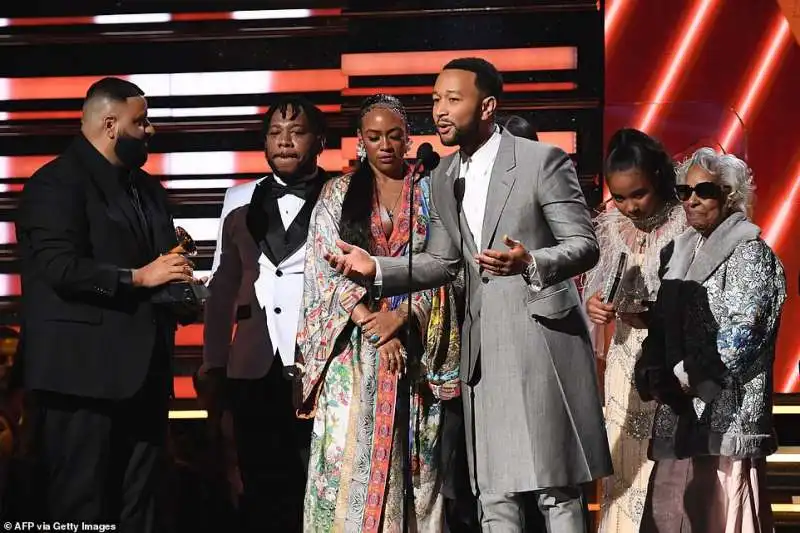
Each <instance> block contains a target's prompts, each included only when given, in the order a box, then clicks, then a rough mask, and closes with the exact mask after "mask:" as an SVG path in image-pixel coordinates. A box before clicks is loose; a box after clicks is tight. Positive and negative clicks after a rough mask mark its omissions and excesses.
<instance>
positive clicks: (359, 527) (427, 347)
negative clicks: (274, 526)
mask: <svg viewBox="0 0 800 533" xmlns="http://www.w3.org/2000/svg"><path fill="white" fill-rule="evenodd" d="M359 141H360V142H359V158H360V159H361V164H360V165H359V168H358V169H357V170H356V171H355V172H354V173H352V174H348V175H345V176H342V177H339V178H336V179H334V180H331V181H330V182H328V183H327V184H326V186H325V188H324V189H323V191H322V194H321V195H320V199H319V202H318V204H317V206H316V208H315V210H314V213H313V215H312V217H311V225H310V228H309V242H308V249H307V255H306V269H305V289H304V296H303V308H304V312H303V316H302V317H301V323H300V327H299V333H298V341H297V342H298V348H299V353H298V359H299V362H300V363H301V364H302V365H303V367H304V370H303V376H302V396H301V398H300V401H301V406H300V409H299V411H298V414H299V415H300V416H305V417H313V418H314V429H313V434H312V442H311V459H310V463H309V476H308V483H307V486H306V496H305V503H304V526H303V529H304V531H305V532H314V533H323V532H324V533H328V532H336V531H343V532H348V533H349V532H372V531H382V532H399V531H402V526H403V501H404V488H403V482H404V476H403V463H404V461H403V450H404V448H405V446H406V442H408V441H409V440H410V442H412V449H411V455H412V460H411V469H412V476H413V478H412V479H413V492H414V496H415V500H414V509H413V510H411V512H410V513H409V520H410V522H409V525H410V528H409V530H410V531H418V532H425V533H427V532H439V531H442V528H443V506H442V497H441V495H440V494H439V483H440V473H439V471H438V466H439V465H438V462H439V461H438V457H439V455H438V444H439V435H440V417H441V410H440V408H441V405H440V404H441V400H446V399H449V398H452V397H454V396H455V395H457V394H458V391H459V383H458V361H459V359H458V357H459V355H458V329H457V328H458V325H457V317H456V312H455V306H454V303H455V300H454V296H453V294H452V290H453V289H452V287H442V288H440V289H438V290H435V291H420V292H416V293H414V294H413V299H412V317H411V320H412V324H413V326H414V329H413V330H412V344H413V345H416V346H418V349H417V350H415V351H416V352H419V359H418V360H417V361H414V360H410V361H407V356H406V348H405V346H404V343H403V342H401V338H402V337H404V332H405V329H406V328H405V323H406V319H407V316H406V311H407V308H408V307H407V306H408V303H407V299H406V298H405V297H392V298H379V299H375V298H374V294H369V291H368V290H367V289H366V288H365V287H363V286H361V285H358V284H356V283H354V282H352V281H350V280H348V279H347V278H346V277H344V276H342V275H340V274H337V273H336V272H335V271H334V270H333V269H332V268H330V266H329V265H328V263H327V262H326V261H325V254H326V253H327V252H330V251H334V250H336V249H337V248H336V241H337V240H338V239H342V240H344V241H346V242H350V243H352V244H356V245H358V246H361V247H364V248H365V249H368V250H370V253H372V254H373V255H385V256H403V255H407V253H408V242H409V235H413V239H411V241H412V248H413V250H414V252H419V251H421V250H422V249H423V248H424V245H425V241H426V239H427V231H428V224H429V211H428V205H429V193H430V189H429V183H428V181H427V179H422V180H420V181H418V182H417V184H416V186H415V199H414V218H413V220H409V217H408V214H409V209H408V207H409V206H408V202H409V192H410V191H409V186H410V182H411V180H410V174H409V168H408V166H407V165H406V164H405V162H404V160H403V157H404V155H405V154H406V152H407V150H408V148H409V140H408V125H407V121H406V117H405V112H404V110H403V108H402V105H401V104H400V102H399V101H398V100H397V99H396V98H393V97H389V96H385V95H378V96H375V97H371V98H369V99H368V100H367V101H366V102H365V104H364V106H362V109H361V114H360V117H359ZM373 292H374V291H373ZM407 380H410V381H411V384H412V390H413V394H412V395H411V398H410V400H409V401H408V402H401V401H400V400H401V399H402V395H404V394H405V395H408V390H409V388H408V381H407ZM404 403H405V404H406V405H410V419H411V424H410V427H411V430H409V424H408V417H407V416H404V415H402V413H401V411H402V409H401V408H400V407H401V406H402V405H403V404H404ZM409 437H410V438H409Z"/></svg>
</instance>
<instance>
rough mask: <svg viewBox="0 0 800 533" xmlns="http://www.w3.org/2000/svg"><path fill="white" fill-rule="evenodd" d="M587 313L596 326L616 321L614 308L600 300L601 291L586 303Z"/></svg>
mask: <svg viewBox="0 0 800 533" xmlns="http://www.w3.org/2000/svg"><path fill="white" fill-rule="evenodd" d="M586 312H587V313H588V314H589V318H590V319H591V321H592V322H594V323H595V324H598V325H600V326H603V325H605V324H608V323H610V322H611V321H612V320H614V306H613V305H611V304H604V303H603V301H602V300H601V299H600V291H597V292H596V293H594V295H592V297H591V298H589V300H588V301H587V302H586Z"/></svg>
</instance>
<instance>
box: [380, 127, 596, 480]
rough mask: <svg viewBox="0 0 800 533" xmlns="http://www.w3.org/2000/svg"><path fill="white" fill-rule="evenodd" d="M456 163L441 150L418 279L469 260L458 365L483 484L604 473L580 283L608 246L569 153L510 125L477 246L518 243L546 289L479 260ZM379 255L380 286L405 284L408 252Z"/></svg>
mask: <svg viewBox="0 0 800 533" xmlns="http://www.w3.org/2000/svg"><path fill="white" fill-rule="evenodd" d="M459 162H460V161H459V155H458V153H456V154H453V155H451V156H448V157H446V158H444V160H443V161H442V164H441V165H440V166H439V169H438V170H437V171H436V172H434V174H433V176H432V180H431V191H432V193H431V196H432V202H431V204H432V205H431V229H430V232H429V237H428V238H429V240H428V246H427V248H426V253H424V254H418V255H416V256H415V257H414V263H413V284H414V288H415V289H422V288H428V287H436V286H439V285H441V284H443V283H445V282H448V281H450V280H452V279H453V278H454V277H455V276H456V274H457V273H458V269H459V266H460V265H461V262H462V260H463V261H464V262H465V263H466V269H465V274H466V284H467V291H466V300H467V301H466V312H465V319H464V324H463V326H462V346H461V358H462V363H461V368H462V380H463V381H465V382H467V383H469V384H470V385H472V386H473V387H472V388H473V390H472V391H467V392H468V393H472V392H474V393H475V394H476V400H475V406H474V407H475V413H474V416H475V427H468V435H469V436H470V437H471V440H473V445H474V449H475V450H477V454H478V455H479V460H478V462H477V465H476V468H477V469H478V472H477V475H478V483H479V485H481V487H480V488H481V490H482V491H483V492H521V491H526V490H534V489H538V488H543V487H554V486H564V485H573V484H577V483H582V482H585V481H589V480H591V479H595V478H597V477H600V476H603V475H607V474H608V473H610V472H611V461H610V454H609V450H608V441H607V437H606V433H605V427H604V423H603V416H602V409H601V403H600V394H599V391H598V384H597V375H596V370H595V362H594V355H593V351H592V347H591V343H590V341H589V336H588V332H587V329H586V321H585V316H584V315H583V311H582V309H581V306H580V298H579V294H578V291H577V288H576V286H575V284H574V282H573V281H572V278H573V277H575V276H577V275H579V274H581V273H583V272H585V271H587V270H589V269H590V268H591V267H593V266H594V265H595V263H596V262H597V260H598V256H599V251H598V246H597V240H596V238H595V235H594V230H593V228H592V223H591V219H590V216H589V212H588V209H587V207H586V202H585V199H584V197H583V194H582V192H581V189H580V185H579V182H578V179H577V176H576V174H575V171H574V167H573V165H572V162H571V161H570V159H569V157H568V156H567V154H565V153H564V152H563V151H561V150H559V149H558V148H555V147H552V146H549V145H545V144H541V143H537V142H534V141H529V140H527V139H522V138H518V137H514V136H513V135H511V134H509V133H508V132H506V131H503V133H502V140H501V143H500V148H499V152H498V154H497V159H496V161H495V164H494V168H493V170H492V175H491V179H490V185H489V193H488V198H487V199H486V213H485V216H484V221H483V230H482V235H483V239H484V242H483V243H481V247H480V249H481V250H482V249H486V248H494V249H498V250H503V249H505V245H504V244H503V242H502V239H503V236H504V235H508V236H510V237H512V238H514V239H517V240H519V241H521V242H522V243H523V245H524V246H525V248H526V249H528V250H529V251H530V252H531V255H532V256H533V259H534V261H535V262H536V266H537V269H538V275H539V277H540V280H541V281H542V284H543V289H542V290H540V291H535V290H533V289H532V288H531V287H529V286H528V285H527V284H526V283H525V281H524V280H523V278H522V276H506V277H495V276H491V275H488V274H486V273H484V272H482V271H481V270H480V269H479V268H478V266H477V264H476V263H475V260H474V258H473V257H474V255H475V254H476V253H477V251H478V246H477V245H476V243H474V242H473V240H472V234H471V232H470V231H469V229H468V225H467V221H466V218H465V217H464V215H463V213H460V212H459V207H458V206H457V203H456V200H455V196H454V191H453V187H454V183H455V180H456V179H457V178H458V172H459V168H460V165H459ZM466 186H467V187H469V184H468V183H467V184H466ZM462 258H463V259H462ZM377 260H378V262H379V265H380V269H381V274H382V284H383V289H382V290H383V293H384V294H397V293H401V292H403V291H404V290H406V289H407V285H408V281H407V280H408V263H407V260H406V259H405V258H400V259H395V258H388V257H387V258H385V257H381V258H377ZM478 395H480V397H478ZM465 403H468V402H466V401H465ZM468 422H470V421H469V420H468ZM468 425H470V426H471V424H468ZM480 456H486V457H489V458H491V459H490V460H482V459H480Z"/></svg>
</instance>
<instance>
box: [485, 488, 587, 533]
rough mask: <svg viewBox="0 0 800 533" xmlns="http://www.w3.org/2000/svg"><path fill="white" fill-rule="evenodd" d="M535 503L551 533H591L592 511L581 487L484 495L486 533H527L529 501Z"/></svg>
mask: <svg viewBox="0 0 800 533" xmlns="http://www.w3.org/2000/svg"><path fill="white" fill-rule="evenodd" d="M529 498H531V499H533V500H534V501H535V502H536V504H537V506H538V507H539V510H540V511H541V513H542V515H543V516H544V523H545V526H546V527H547V531H548V533H587V532H588V531H589V520H588V509H587V507H586V499H585V498H584V497H583V490H582V489H581V488H580V487H559V488H548V489H543V490H538V491H535V492H522V493H516V494H481V495H480V504H481V505H480V507H481V529H482V530H483V533H526V532H527V531H530V529H526V527H525V500H526V499H529Z"/></svg>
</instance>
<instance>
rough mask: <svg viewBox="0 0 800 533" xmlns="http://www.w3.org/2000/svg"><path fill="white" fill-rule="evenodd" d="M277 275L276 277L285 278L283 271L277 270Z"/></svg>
mask: <svg viewBox="0 0 800 533" xmlns="http://www.w3.org/2000/svg"><path fill="white" fill-rule="evenodd" d="M275 275H276V276H278V277H281V276H283V271H281V270H276V271H275Z"/></svg>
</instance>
